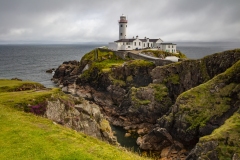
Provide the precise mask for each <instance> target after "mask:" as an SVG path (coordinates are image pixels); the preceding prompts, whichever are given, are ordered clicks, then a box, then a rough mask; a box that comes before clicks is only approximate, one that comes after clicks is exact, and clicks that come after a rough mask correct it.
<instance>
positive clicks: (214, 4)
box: [0, 0, 240, 43]
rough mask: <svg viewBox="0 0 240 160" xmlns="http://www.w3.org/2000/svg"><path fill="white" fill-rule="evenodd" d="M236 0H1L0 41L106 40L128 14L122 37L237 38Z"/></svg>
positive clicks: (239, 33) (114, 34)
mask: <svg viewBox="0 0 240 160" xmlns="http://www.w3.org/2000/svg"><path fill="white" fill-rule="evenodd" d="M239 6H240V1H239V0H229V1H225V0H218V1H213V0H201V1H192V0H181V1H179V0H170V1H164V0H151V1H145V0H131V1H110V0H101V1H97V0H81V1H79V0H69V1H58V0H51V1H49V0H41V1H39V0H11V1H9V0H0V21H1V25H0V43H21V42H26V41H27V42H31V41H33V42H43V43H66V42H67V43H78V42H108V41H113V40H117V39H118V23H117V20H118V19H119V16H120V15H121V14H125V15H127V17H128V20H129V23H128V31H127V37H129V38H131V37H133V36H136V35H139V36H140V38H143V37H145V36H147V37H150V38H161V39H163V40H165V41H231V40H237V41H240V31H239V27H240V19H239V15H240V10H239V9H238V7H239Z"/></svg>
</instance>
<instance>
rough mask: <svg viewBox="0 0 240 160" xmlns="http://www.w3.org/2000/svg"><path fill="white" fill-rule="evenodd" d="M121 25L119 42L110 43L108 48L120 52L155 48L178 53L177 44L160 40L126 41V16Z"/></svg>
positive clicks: (135, 39) (123, 17)
mask: <svg viewBox="0 0 240 160" xmlns="http://www.w3.org/2000/svg"><path fill="white" fill-rule="evenodd" d="M118 23H119V40H117V41H114V42H110V43H109V46H108V48H109V49H112V50H114V51H118V50H123V51H124V50H134V49H145V48H155V49H159V50H163V51H166V52H171V53H176V44H172V43H163V40H161V39H160V38H159V39H149V38H146V37H145V38H144V39H139V38H138V36H136V38H134V37H133V38H132V39H126V36H127V23H128V21H127V18H126V16H125V15H122V16H120V20H119V21H118Z"/></svg>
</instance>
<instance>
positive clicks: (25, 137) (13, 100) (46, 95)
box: [0, 80, 144, 160]
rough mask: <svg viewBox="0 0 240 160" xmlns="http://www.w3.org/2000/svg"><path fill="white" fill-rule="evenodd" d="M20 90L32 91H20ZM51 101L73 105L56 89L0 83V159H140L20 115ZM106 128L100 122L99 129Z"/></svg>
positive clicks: (47, 121) (74, 132)
mask: <svg viewBox="0 0 240 160" xmlns="http://www.w3.org/2000/svg"><path fill="white" fill-rule="evenodd" d="M22 86H32V87H31V88H29V87H28V89H26V90H23V91H21V90H19V88H22ZM36 86H38V87H36ZM51 98H60V99H62V100H65V101H66V103H69V104H70V105H71V103H75V102H74V100H71V99H68V98H67V95H65V94H63V93H62V92H61V91H59V90H58V89H45V88H44V87H43V86H41V85H40V84H37V83H33V82H24V81H12V80H0V110H1V112H0V128H1V132H0V137H1V138H0V145H1V149H0V150H1V152H0V159H2V160H5V159H6V160H7V159H15V160H20V159H36V160H37V159H52V160H54V159H56V160H59V159H60V160H61V159H81V160H87V159H88V160H89V159H93V160H95V159H106V160H109V159H116V160H119V159H120V160H121V159H122V160H125V159H129V160H132V159H144V158H143V157H139V156H138V155H136V154H133V153H131V152H128V151H125V150H123V149H121V148H117V147H115V146H111V145H109V144H106V143H104V142H102V141H100V140H97V139H95V138H92V137H89V136H87V135H84V134H82V133H78V132H76V131H73V130H71V129H68V128H66V127H63V126H61V125H58V124H55V123H53V122H52V121H50V120H48V119H45V118H42V117H41V116H37V115H34V114H32V113H26V112H23V110H24V108H26V106H33V105H38V104H40V103H41V102H44V101H46V99H48V100H50V99H51ZM76 103H81V102H80V101H76ZM108 127H109V126H108V125H107V123H105V122H102V129H108Z"/></svg>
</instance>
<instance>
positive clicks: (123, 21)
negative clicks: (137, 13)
mask: <svg viewBox="0 0 240 160" xmlns="http://www.w3.org/2000/svg"><path fill="white" fill-rule="evenodd" d="M127 22H128V21H127V18H126V16H125V15H121V16H120V20H119V21H118V23H119V39H126V35H127Z"/></svg>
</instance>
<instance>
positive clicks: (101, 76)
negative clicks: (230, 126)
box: [55, 49, 240, 159]
mask: <svg viewBox="0 0 240 160" xmlns="http://www.w3.org/2000/svg"><path fill="white" fill-rule="evenodd" d="M96 55H98V56H96ZM158 56H159V55H158ZM99 57H101V58H99ZM239 60H240V50H239V49H235V50H229V51H225V52H222V53H216V54H213V55H209V56H207V57H204V58H202V59H199V60H183V61H181V62H177V63H172V64H168V65H165V66H155V65H154V64H152V63H151V62H146V61H143V60H131V59H121V58H120V57H118V56H116V55H115V54H114V52H112V51H108V50H104V51H103V50H97V51H92V52H90V53H88V54H86V55H85V56H84V57H83V58H82V60H81V61H80V64H79V65H76V67H77V68H79V72H81V74H79V75H77V76H78V77H77V78H76V79H75V84H69V85H67V91H68V92H72V93H76V94H77V95H79V96H82V97H85V98H87V99H88V100H90V101H94V102H95V103H97V104H98V105H99V106H100V107H101V110H102V111H103V112H102V113H103V114H104V115H106V116H107V117H108V120H109V121H110V122H111V123H112V124H113V125H117V126H122V127H124V128H125V129H126V130H127V131H128V132H129V133H133V132H136V133H138V134H139V138H138V141H137V142H138V144H139V145H140V147H141V148H142V149H144V150H152V151H160V153H161V152H162V153H161V154H162V157H169V156H171V155H172V156H173V155H174V156H176V157H178V158H182V159H184V158H185V157H186V156H187V155H188V154H189V153H190V154H189V156H188V157H189V158H191V157H194V156H195V157H196V156H200V155H201V153H200V151H199V150H197V152H196V153H195V152H192V151H191V150H192V149H193V148H194V147H195V146H196V144H198V143H199V145H200V142H201V141H199V139H200V138H201V137H202V136H206V135H210V134H211V133H212V131H213V130H215V129H217V128H219V127H220V126H222V125H223V124H224V122H225V121H226V120H227V119H228V118H230V117H231V116H232V115H233V114H234V113H235V112H236V111H237V109H238V106H239V95H238V93H239V90H238V88H239V87H238V84H239V77H238V76H239V70H238V65H239ZM236 65H237V67H236ZM60 67H61V66H60ZM56 72H57V71H56ZM55 78H56V79H58V80H59V79H61V77H55ZM58 83H59V84H63V83H64V82H63V81H58ZM210 148H211V147H210ZM190 151H191V152H190ZM209 151H210V149H209ZM164 153H166V154H164ZM229 153H230V152H229ZM235 153H236V154H235ZM202 154H204V153H202ZM234 154H235V155H236V156H237V154H238V151H234ZM190 155H191V156H190ZM220 156H221V155H220V154H217V155H216V157H220ZM224 156H225V157H227V156H226V155H224ZM232 156H233V154H232ZM236 156H235V157H236Z"/></svg>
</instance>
